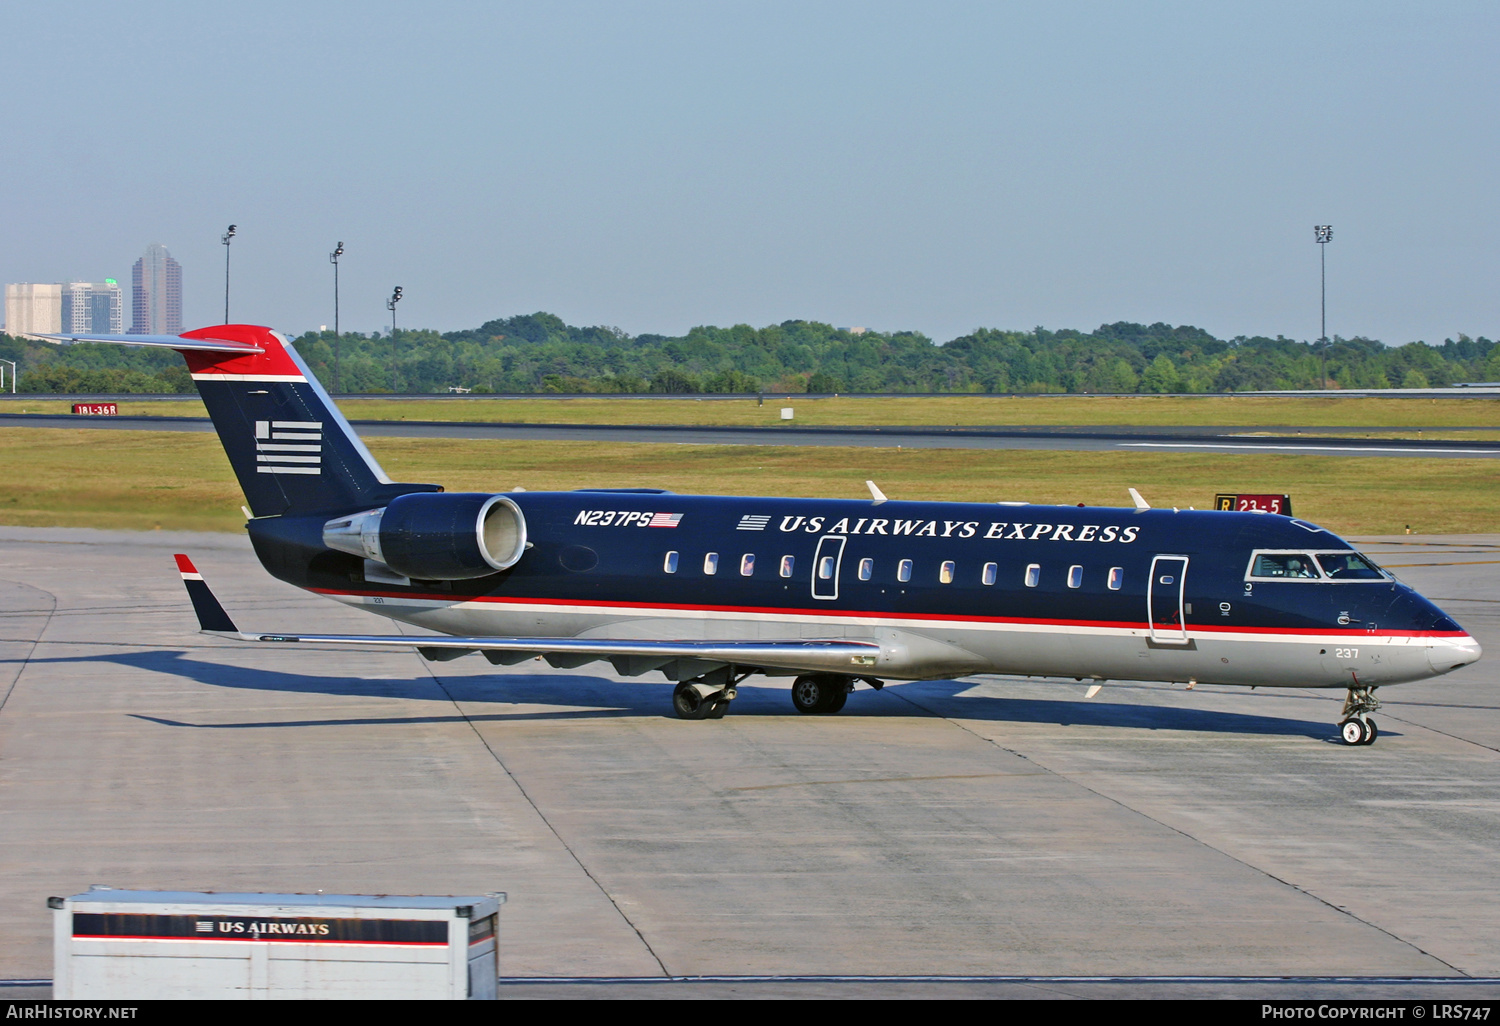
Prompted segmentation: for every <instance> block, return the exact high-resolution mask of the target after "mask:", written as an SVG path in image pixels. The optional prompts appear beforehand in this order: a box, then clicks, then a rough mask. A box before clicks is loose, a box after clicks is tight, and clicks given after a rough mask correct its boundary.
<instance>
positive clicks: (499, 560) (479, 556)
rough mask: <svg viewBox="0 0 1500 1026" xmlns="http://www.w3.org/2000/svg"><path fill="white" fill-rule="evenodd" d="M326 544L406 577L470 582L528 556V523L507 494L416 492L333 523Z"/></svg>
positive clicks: (327, 529) (325, 536)
mask: <svg viewBox="0 0 1500 1026" xmlns="http://www.w3.org/2000/svg"><path fill="white" fill-rule="evenodd" d="M323 544H324V545H326V546H328V547H329V548H330V549H338V550H339V551H340V552H348V553H351V554H353V555H356V556H363V557H364V558H365V559H371V560H374V561H375V562H377V563H384V564H385V565H386V566H388V567H390V568H391V569H392V570H394V571H396V572H397V573H398V574H401V575H402V576H403V577H414V578H417V579H419V580H425V581H465V580H469V579H470V578H473V577H485V576H487V575H489V574H492V573H494V572H495V571H496V570H504V569H506V568H507V567H510V566H514V565H515V563H516V560H518V559H520V558H521V554H522V553H523V552H525V551H526V518H525V517H524V516H522V515H521V509H520V507H519V506H517V505H516V504H515V503H514V502H512V501H511V500H510V499H507V498H506V497H505V496H503V495H485V494H478V493H464V492H413V493H411V494H408V495H400V496H397V497H396V498H394V499H392V500H391V501H390V503H389V504H387V505H386V506H384V507H383V508H381V509H372V510H368V511H366V512H364V513H355V514H354V515H352V516H347V517H339V518H337V519H335V520H330V521H328V522H327V523H326V524H324V525H323Z"/></svg>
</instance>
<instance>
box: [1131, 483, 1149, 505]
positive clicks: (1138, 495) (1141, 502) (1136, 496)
mask: <svg viewBox="0 0 1500 1026" xmlns="http://www.w3.org/2000/svg"><path fill="white" fill-rule="evenodd" d="M1130 497H1131V498H1132V499H1134V500H1135V508H1136V509H1150V508H1151V503H1149V502H1147V501H1146V500H1145V499H1143V498H1141V493H1140V492H1138V491H1136V490H1135V489H1134V488H1132V489H1130Z"/></svg>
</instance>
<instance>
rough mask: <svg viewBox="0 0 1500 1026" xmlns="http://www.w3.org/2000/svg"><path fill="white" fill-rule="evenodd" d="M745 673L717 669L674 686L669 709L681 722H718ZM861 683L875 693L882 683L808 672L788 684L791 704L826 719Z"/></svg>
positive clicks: (842, 704)
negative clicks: (855, 686)
mask: <svg viewBox="0 0 1500 1026" xmlns="http://www.w3.org/2000/svg"><path fill="white" fill-rule="evenodd" d="M748 676H750V675H749V674H748V673H739V674H736V673H734V672H731V671H726V670H718V671H715V672H714V673H710V674H705V675H704V676H702V677H694V678H693V679H692V680H685V681H683V682H682V683H681V684H678V685H677V687H676V688H675V689H673V691H672V709H673V710H674V711H675V712H676V713H677V715H678V716H679V717H681V718H682V719H684V720H718V719H722V718H723V716H724V714H725V713H726V712H728V711H729V703H730V702H732V701H734V696H735V686H736V685H737V684H739V683H740V682H741V681H742V680H744V679H745V678H746V677H748ZM856 680H862V681H864V682H865V683H866V684H869V685H870V687H872V688H875V689H876V690H879V689H880V688H883V687H885V682H884V681H880V680H876V679H874V678H873V677H857V678H856V677H843V676H840V675H839V674H836V673H808V674H804V675H802V676H801V677H798V678H797V679H796V681H795V682H794V683H793V684H792V705H793V707H795V708H796V710H797V711H798V712H799V713H807V714H809V715H813V716H819V715H821V716H829V715H832V714H833V713H836V712H838V711H839V710H840V709H842V708H843V707H844V703H845V702H846V701H847V700H848V698H849V692H851V691H853V690H854V682H855V681H856Z"/></svg>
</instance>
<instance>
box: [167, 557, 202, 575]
mask: <svg viewBox="0 0 1500 1026" xmlns="http://www.w3.org/2000/svg"><path fill="white" fill-rule="evenodd" d="M172 558H173V559H175V560H177V569H178V570H180V571H181V572H182V573H185V574H195V573H197V572H198V568H197V567H195V566H193V561H192V560H191V559H188V558H187V557H186V556H184V555H183V554H182V553H180V552H179V553H176V554H175V555H174V556H173V557H172Z"/></svg>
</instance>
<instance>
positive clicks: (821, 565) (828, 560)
mask: <svg viewBox="0 0 1500 1026" xmlns="http://www.w3.org/2000/svg"><path fill="white" fill-rule="evenodd" d="M818 580H820V581H831V580H833V557H832V556H824V557H823V558H822V559H820V560H818Z"/></svg>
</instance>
